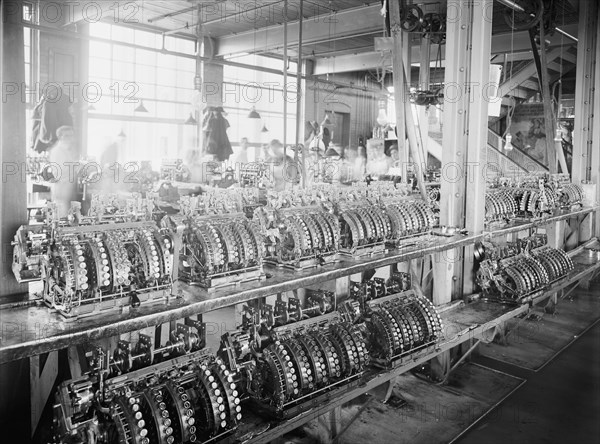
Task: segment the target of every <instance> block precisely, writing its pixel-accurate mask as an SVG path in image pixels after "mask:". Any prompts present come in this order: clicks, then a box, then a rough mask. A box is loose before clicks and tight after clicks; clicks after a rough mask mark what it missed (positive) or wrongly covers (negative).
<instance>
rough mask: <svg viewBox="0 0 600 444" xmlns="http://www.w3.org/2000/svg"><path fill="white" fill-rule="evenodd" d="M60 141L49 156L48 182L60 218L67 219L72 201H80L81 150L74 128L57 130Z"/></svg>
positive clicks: (63, 127) (53, 146)
mask: <svg viewBox="0 0 600 444" xmlns="http://www.w3.org/2000/svg"><path fill="white" fill-rule="evenodd" d="M56 136H57V138H58V140H57V141H56V143H54V145H52V147H51V148H50V152H49V155H48V161H49V164H48V170H49V171H48V173H47V174H49V176H48V178H47V180H48V181H49V182H50V183H51V184H52V185H51V187H50V198H51V200H52V201H53V202H55V203H56V205H57V210H58V215H59V217H66V216H67V215H68V213H69V208H70V207H71V202H72V201H78V200H79V199H80V197H79V194H78V183H77V180H78V174H79V168H78V161H79V150H78V149H77V145H76V142H75V133H74V131H73V127H72V126H61V127H59V128H58V129H57V130H56Z"/></svg>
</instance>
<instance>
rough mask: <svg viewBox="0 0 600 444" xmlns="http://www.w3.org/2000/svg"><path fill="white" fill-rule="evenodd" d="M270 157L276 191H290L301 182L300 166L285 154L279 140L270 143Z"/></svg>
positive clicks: (272, 178) (270, 168)
mask: <svg viewBox="0 0 600 444" xmlns="http://www.w3.org/2000/svg"><path fill="white" fill-rule="evenodd" d="M268 156H269V157H268V159H267V161H268V162H269V170H270V171H271V176H272V177H271V181H272V183H273V187H272V189H273V190H274V191H282V190H284V189H289V188H291V187H292V186H293V185H295V184H297V183H298V182H299V180H300V176H301V174H300V170H299V165H298V163H297V162H295V161H294V159H293V158H292V157H290V156H288V155H285V154H284V150H283V144H282V143H281V142H280V141H279V140H278V139H273V140H271V143H269V147H268Z"/></svg>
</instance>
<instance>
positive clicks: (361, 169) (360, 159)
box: [353, 136, 367, 180]
mask: <svg viewBox="0 0 600 444" xmlns="http://www.w3.org/2000/svg"><path fill="white" fill-rule="evenodd" d="M353 171H354V173H353V176H354V178H355V180H362V179H363V177H364V176H365V173H366V171H367V148H366V147H365V143H364V141H363V138H362V136H360V137H359V138H358V148H357V149H356V158H355V159H354V169H353Z"/></svg>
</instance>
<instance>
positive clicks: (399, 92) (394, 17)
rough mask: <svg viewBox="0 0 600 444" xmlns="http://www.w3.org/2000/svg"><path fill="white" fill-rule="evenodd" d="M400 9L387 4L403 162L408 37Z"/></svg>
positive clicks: (405, 152) (395, 106) (399, 139)
mask: <svg viewBox="0 0 600 444" xmlns="http://www.w3.org/2000/svg"><path fill="white" fill-rule="evenodd" d="M402 3H405V2H402ZM400 8H401V4H400V2H399V1H392V2H389V12H388V13H389V14H390V31H391V34H392V40H393V49H392V70H393V81H394V109H395V110H396V133H397V134H398V154H400V156H401V157H400V160H401V161H402V162H404V161H405V160H407V159H408V157H409V156H408V149H409V148H408V147H407V146H406V121H405V120H406V119H405V118H404V101H405V100H407V97H406V90H405V87H406V80H405V76H404V68H403V60H402V57H403V56H404V55H405V54H404V40H405V39H407V38H408V35H406V34H404V33H403V31H402V29H401V28H400ZM413 161H414V159H413ZM402 180H403V181H406V177H403V178H402Z"/></svg>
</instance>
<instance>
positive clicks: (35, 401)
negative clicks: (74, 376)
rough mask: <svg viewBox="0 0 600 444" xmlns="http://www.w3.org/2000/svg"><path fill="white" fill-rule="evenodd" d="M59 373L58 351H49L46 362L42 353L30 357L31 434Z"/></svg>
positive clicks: (35, 427)
mask: <svg viewBox="0 0 600 444" xmlns="http://www.w3.org/2000/svg"><path fill="white" fill-rule="evenodd" d="M57 375H58V352H57V351H53V352H50V353H48V357H47V358H46V360H45V362H43V363H42V362H41V359H40V355H36V356H33V357H31V358H29V386H30V390H29V391H30V401H31V410H30V412H31V436H33V434H34V433H35V430H36V429H37V426H38V423H39V421H40V418H41V416H42V412H43V410H44V407H45V406H46V402H48V398H49V397H50V396H51V395H52V391H53V390H52V389H53V388H54V381H56V376H57Z"/></svg>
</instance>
